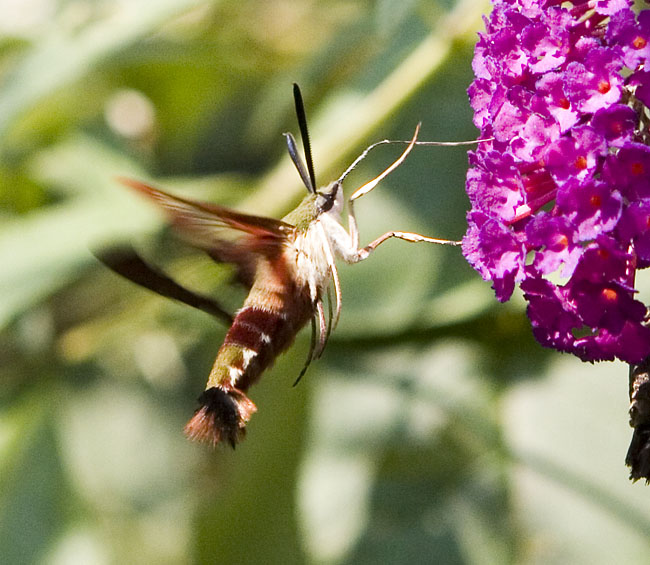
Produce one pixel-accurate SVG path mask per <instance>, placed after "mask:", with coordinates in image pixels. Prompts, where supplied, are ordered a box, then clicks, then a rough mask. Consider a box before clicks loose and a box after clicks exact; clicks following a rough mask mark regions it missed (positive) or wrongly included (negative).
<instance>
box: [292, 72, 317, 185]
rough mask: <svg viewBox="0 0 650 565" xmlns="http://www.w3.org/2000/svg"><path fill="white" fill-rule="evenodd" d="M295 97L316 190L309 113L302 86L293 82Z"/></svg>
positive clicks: (308, 167) (311, 178)
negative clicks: (301, 91) (308, 124)
mask: <svg viewBox="0 0 650 565" xmlns="http://www.w3.org/2000/svg"><path fill="white" fill-rule="evenodd" d="M293 99H294V101H295V103H296V116H298V125H299V126H300V137H302V146H303V149H304V150H305V161H307V170H308V171H309V179H310V180H311V185H312V187H313V190H312V191H311V192H314V191H315V190H316V174H315V173H314V161H313V159H312V157H311V145H310V144H309V131H308V130H307V115H306V114H305V104H304V103H303V101H302V94H301V93H300V87H299V86H298V85H297V84H296V83H295V82H294V83H293Z"/></svg>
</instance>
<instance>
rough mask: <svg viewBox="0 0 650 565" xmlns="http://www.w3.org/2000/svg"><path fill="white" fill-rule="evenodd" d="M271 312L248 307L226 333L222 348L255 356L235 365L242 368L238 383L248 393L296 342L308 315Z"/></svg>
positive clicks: (297, 312) (239, 387) (236, 317)
mask: <svg viewBox="0 0 650 565" xmlns="http://www.w3.org/2000/svg"><path fill="white" fill-rule="evenodd" d="M300 310H301V309H298V311H294V312H291V315H290V314H289V313H288V312H286V311H281V312H271V311H269V310H265V309H262V308H259V307H254V306H248V307H245V308H243V309H242V310H241V311H240V312H239V313H238V314H237V315H236V316H235V320H234V321H233V324H232V326H231V328H230V330H228V333H227V334H226V338H225V340H224V344H223V346H222V348H228V347H230V348H232V347H233V346H234V347H237V348H241V350H242V353H243V352H245V351H247V352H248V355H249V356H250V355H251V352H255V354H254V355H253V356H252V357H250V358H249V359H248V360H245V358H244V356H243V355H242V357H240V360H241V364H231V366H234V367H236V368H238V369H242V371H243V372H242V374H241V376H239V377H238V378H237V380H236V382H235V383H234V386H235V387H236V388H238V389H239V390H243V391H245V390H247V389H248V388H249V387H250V386H251V385H252V384H253V383H254V382H255V381H257V379H258V378H259V376H260V375H261V373H262V372H263V371H264V370H265V369H266V368H267V367H268V366H269V365H270V364H271V363H272V362H273V361H274V359H275V358H276V357H277V355H279V354H280V353H281V352H282V351H284V350H285V349H287V347H289V346H290V345H291V343H292V342H293V340H294V338H295V336H296V333H297V332H298V330H300V328H301V327H302V326H303V325H304V324H305V322H306V320H307V319H308V316H307V317H306V316H305V313H304V312H302V311H300Z"/></svg>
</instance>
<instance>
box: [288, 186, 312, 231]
mask: <svg viewBox="0 0 650 565" xmlns="http://www.w3.org/2000/svg"><path fill="white" fill-rule="evenodd" d="M317 197H318V195H317V194H308V195H307V196H305V197H304V198H303V199H302V201H301V202H300V204H298V206H296V207H295V208H294V209H293V210H291V212H289V213H288V214H287V215H286V216H285V217H284V218H282V221H283V222H287V223H288V224H291V225H292V226H296V228H297V229H298V231H307V229H308V228H309V224H311V223H312V222H313V221H314V220H315V219H316V218H318V216H319V215H320V212H319V211H318V207H317V206H316V198H317Z"/></svg>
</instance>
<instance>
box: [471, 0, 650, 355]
mask: <svg viewBox="0 0 650 565" xmlns="http://www.w3.org/2000/svg"><path fill="white" fill-rule="evenodd" d="M492 1H493V4H494V10H493V12H492V14H491V15H490V17H489V18H486V19H485V24H486V31H485V33H482V34H480V37H479V41H478V44H477V46H476V50H475V53H474V61H473V68H474V72H475V75H476V79H475V80H474V82H473V83H472V84H471V86H470V88H469V91H468V92H469V96H470V100H471V104H472V108H473V109H474V112H475V114H474V123H475V124H476V126H477V127H478V128H479V129H480V130H481V134H480V135H481V138H492V139H491V141H486V142H482V143H481V144H480V145H479V146H478V149H477V150H476V151H475V152H473V153H471V154H470V169H469V171H468V174H467V193H468V195H469V198H470V202H471V205H472V209H471V210H470V212H469V213H468V230H467V234H466V235H465V238H464V240H463V253H464V255H465V257H466V258H467V260H468V261H469V262H470V264H471V265H472V266H473V267H474V268H475V269H476V270H477V271H478V272H479V273H481V275H482V276H483V278H484V279H486V280H491V281H492V283H493V288H494V290H495V292H496V296H497V298H498V299H499V300H501V301H506V300H508V299H509V298H510V296H511V294H512V292H513V291H514V288H515V285H517V284H518V285H519V286H520V288H521V289H522V291H523V293H524V297H525V299H526V300H527V301H528V316H529V318H530V320H531V323H532V326H533V331H534V334H535V337H536V338H537V339H538V341H540V343H542V344H543V345H545V346H548V347H553V348H556V349H558V350H560V351H567V352H571V353H573V354H575V355H577V356H578V357H580V358H581V359H583V360H585V361H596V360H612V359H615V358H619V359H621V360H623V361H626V362H628V363H638V362H640V361H641V360H643V359H645V358H646V357H648V356H650V327H648V309H647V307H646V306H645V304H643V303H642V302H641V301H639V300H638V299H637V297H636V296H637V292H636V290H635V274H636V271H637V269H642V268H645V267H648V266H650V147H648V144H649V143H648V142H649V140H650V132H649V131H648V121H649V120H650V114H649V113H648V109H647V108H648V107H650V11H642V12H641V13H640V14H639V15H638V17H637V15H636V14H635V12H633V11H632V8H631V4H632V2H631V1H628V0H574V1H572V2H565V1H561V0H492Z"/></svg>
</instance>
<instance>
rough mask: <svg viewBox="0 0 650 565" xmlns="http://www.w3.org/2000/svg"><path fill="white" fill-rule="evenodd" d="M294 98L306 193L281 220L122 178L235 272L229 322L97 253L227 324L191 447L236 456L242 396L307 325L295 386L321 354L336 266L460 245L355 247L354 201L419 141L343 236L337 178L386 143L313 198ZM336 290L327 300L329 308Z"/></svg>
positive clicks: (202, 300)
mask: <svg viewBox="0 0 650 565" xmlns="http://www.w3.org/2000/svg"><path fill="white" fill-rule="evenodd" d="M294 99H295V103H296V112H297V115H298V122H299V125H300V131H301V137H302V140H303V148H304V153H305V158H306V165H305V164H304V162H303V161H302V160H301V158H300V156H299V154H298V150H297V147H296V143H295V139H294V138H293V136H292V135H291V134H285V136H286V141H287V147H288V150H289V154H290V156H291V159H292V161H293V163H294V164H295V166H296V169H297V170H298V173H299V174H300V177H301V179H302V180H303V182H304V184H305V186H306V188H307V190H308V192H309V194H308V195H307V196H306V197H305V198H304V199H303V201H302V202H301V203H300V204H299V205H298V206H297V207H296V208H295V209H294V210H293V211H292V212H290V213H289V214H288V215H287V216H285V217H284V218H283V219H282V220H276V219H272V218H266V217H261V216H252V215H248V214H242V213H239V212H236V211H234V210H231V209H229V208H225V207H222V206H218V205H215V204H209V203H204V202H197V201H193V200H189V199H184V198H179V197H176V196H173V195H171V194H168V193H166V192H163V191H162V190H159V189H157V188H154V187H152V186H150V185H148V184H145V183H143V182H140V181H136V180H132V179H121V182H122V183H123V184H125V185H126V186H129V187H130V188H132V189H134V190H136V191H137V192H139V193H140V194H142V195H144V196H146V197H147V198H149V199H151V200H153V201H154V202H155V203H156V204H157V205H158V206H159V207H160V208H161V209H162V210H163V211H164V212H165V213H166V215H167V216H168V219H169V220H170V222H171V224H172V226H173V227H174V228H176V231H177V232H178V233H179V235H180V236H181V237H182V238H183V239H184V240H186V241H187V242H189V243H190V244H192V245H193V246H195V247H197V248H199V249H202V250H204V251H205V252H206V253H208V255H210V256H211V257H212V258H213V259H215V260H217V261H219V262H229V263H233V264H234V265H235V267H236V269H237V273H238V279H239V280H240V282H242V283H243V284H244V286H245V287H246V288H248V290H249V293H248V296H247V298H246V299H245V301H244V304H243V305H242V307H241V308H240V309H239V310H238V311H237V313H236V314H235V315H234V317H230V315H229V314H228V313H227V312H226V311H225V309H223V308H222V307H221V306H220V305H219V304H218V303H217V302H216V301H214V300H212V299H210V298H208V297H204V296H201V295H198V294H196V293H193V292H192V291H189V290H187V289H185V288H184V287H182V286H181V285H179V284H178V283H176V282H175V281H173V280H172V279H171V278H169V277H168V276H167V275H165V274H164V273H162V272H160V271H159V270H157V269H155V268H153V267H151V266H150V265H148V264H147V263H146V261H144V260H143V259H142V258H141V257H139V255H138V254H137V253H136V252H135V250H133V249H132V248H125V249H124V250H122V251H118V252H115V251H109V252H105V253H100V254H98V258H99V259H100V260H101V261H102V262H103V263H105V264H106V265H107V266H108V267H109V268H111V269H112V270H114V271H115V272H117V273H118V274H120V275H122V276H124V277H125V278H127V279H129V280H131V281H133V282H135V283H137V284H140V285H141V286H144V287H146V288H149V289H150V290H153V291H155V292H157V293H158V294H161V295H162V296H166V297H168V298H173V299H175V300H179V301H181V302H183V303H185V304H189V305H190V306H193V307H196V308H199V309H201V310H203V311H205V312H208V313H210V314H211V315H213V316H215V317H217V318H219V319H220V320H222V321H225V322H227V323H229V325H230V327H229V329H228V331H227V333H226V336H225V338H224V341H223V344H222V345H221V347H220V348H219V351H218V353H217V357H216V359H215V362H214V365H213V367H212V370H211V372H210V375H209V377H208V381H207V385H206V388H205V390H204V392H203V393H202V394H201V396H200V397H199V404H200V407H199V408H198V409H197V411H196V412H195V414H194V416H193V417H192V418H191V419H190V421H189V422H188V423H187V425H186V426H185V433H186V434H187V436H188V437H189V438H190V439H193V440H198V441H204V442H207V443H211V444H213V445H216V444H218V443H220V442H222V441H225V442H228V443H229V444H230V445H231V446H233V447H234V446H235V445H236V444H237V442H238V441H240V440H241V439H242V438H243V436H244V435H245V431H246V424H247V422H248V421H249V420H250V418H251V416H252V414H253V413H254V412H255V411H256V410H257V408H256V406H255V404H254V403H253V402H252V401H251V400H250V399H249V398H248V396H247V395H246V393H247V391H248V389H249V388H250V386H251V385H252V384H254V383H255V382H256V381H257V380H258V379H259V378H260V376H261V374H262V373H263V372H264V370H265V369H266V368H268V367H269V366H270V365H271V364H272V363H273V361H274V360H275V358H276V357H277V356H278V355H279V354H280V353H282V352H283V351H285V350H286V349H287V348H288V347H289V346H290V345H291V344H292V343H293V341H294V338H295V336H296V334H297V333H298V331H299V330H300V329H301V328H302V327H304V326H305V325H306V324H307V322H311V326H312V339H311V345H310V350H309V353H308V356H307V361H306V364H305V366H304V368H303V370H302V371H301V373H300V375H299V376H298V379H297V380H296V382H298V380H300V378H301V377H302V376H303V374H304V373H305V371H306V369H307V367H308V366H309V363H310V362H311V361H312V360H313V359H317V358H318V357H320V356H321V355H322V353H323V351H324V349H325V346H326V344H327V340H328V337H329V335H330V333H331V331H332V330H333V329H334V328H335V327H336V325H337V322H338V320H339V317H340V313H341V285H340V281H339V277H338V272H337V268H336V263H335V258H336V257H339V258H341V259H343V260H344V261H345V262H347V263H357V262H359V261H362V260H363V259H365V258H367V257H368V256H369V255H370V253H371V252H372V251H373V250H374V249H376V248H377V247H378V246H379V245H380V244H381V243H383V242H384V241H386V240H388V239H391V238H397V239H402V240H405V241H409V242H427V243H439V244H449V245H457V244H458V243H459V242H456V241H448V240H443V239H435V238H430V237H426V236H423V235H420V234H417V233H412V232H399V231H390V232H386V233H385V234H383V235H382V236H380V237H378V238H377V239H375V240H374V241H372V242H371V243H369V244H368V245H366V246H365V247H360V244H359V230H358V227H357V221H356V217H355V214H354V208H353V202H354V201H355V200H357V199H358V198H360V197H361V196H363V195H365V194H368V193H369V192H370V191H372V190H373V189H374V188H375V187H376V186H377V185H378V183H379V182H380V181H381V180H382V179H383V178H385V177H386V176H387V175H388V174H390V173H391V172H392V171H393V170H394V169H395V168H397V167H398V166H399V165H400V164H401V163H402V162H403V161H404V159H405V158H406V156H407V155H408V154H409V152H410V151H411V150H412V149H413V147H414V145H415V144H416V142H417V135H418V132H419V125H418V126H417V128H416V130H415V133H414V135H413V138H412V139H411V141H410V142H408V145H407V147H406V149H405V150H404V151H403V152H402V154H401V155H400V156H399V157H398V158H397V159H396V160H395V161H394V162H393V163H392V164H391V165H390V166H389V167H388V168H387V169H386V170H384V171H383V172H382V173H381V174H380V175H379V176H377V177H376V178H374V179H372V180H371V181H369V182H368V183H366V184H364V185H363V186H362V187H360V188H359V189H357V190H356V191H355V192H354V193H353V194H352V196H351V197H350V198H349V200H348V202H347V207H348V209H347V216H348V217H347V219H348V230H346V229H345V227H344V226H343V225H342V223H341V213H342V210H343V205H344V197H343V189H342V182H343V179H344V178H345V177H346V176H347V174H348V173H349V172H350V171H351V170H352V169H353V168H354V167H355V166H356V165H357V164H358V162H359V161H360V160H361V159H363V158H364V157H365V155H366V154H367V153H368V152H369V151H370V149H372V148H374V147H376V146H377V145H380V144H382V143H391V142H390V141H388V140H384V141H382V142H378V143H376V144H374V145H372V146H370V147H369V148H368V149H366V151H364V152H363V153H362V155H361V156H360V157H359V158H358V159H356V160H355V161H354V162H353V164H352V165H351V166H350V167H348V169H346V171H345V172H344V173H343V175H341V177H339V179H337V180H336V181H334V182H332V183H330V184H329V185H328V186H326V187H325V188H322V189H319V190H317V189H316V179H315V173H314V167H313V162H312V157H311V148H310V145H309V137H308V132H307V123H306V117H305V111H304V105H303V102H302V96H301V94H300V89H299V88H298V86H297V85H294ZM233 236H234V239H233ZM332 287H333V292H334V299H333V300H331V299H330V298H331V288H332ZM326 302H327V307H328V308H327V314H326V312H325V303H326ZM333 304H334V305H333Z"/></svg>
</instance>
